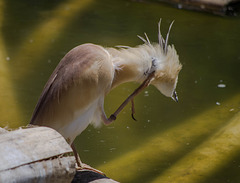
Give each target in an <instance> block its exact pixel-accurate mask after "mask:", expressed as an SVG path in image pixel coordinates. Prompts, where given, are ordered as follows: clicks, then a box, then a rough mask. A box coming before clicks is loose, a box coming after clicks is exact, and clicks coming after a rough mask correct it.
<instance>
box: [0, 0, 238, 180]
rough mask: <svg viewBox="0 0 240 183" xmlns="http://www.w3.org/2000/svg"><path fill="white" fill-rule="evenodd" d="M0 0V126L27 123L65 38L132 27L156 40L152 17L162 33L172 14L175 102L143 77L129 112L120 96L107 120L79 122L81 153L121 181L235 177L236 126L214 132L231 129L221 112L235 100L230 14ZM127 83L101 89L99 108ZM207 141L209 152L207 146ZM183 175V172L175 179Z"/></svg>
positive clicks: (118, 36)
mask: <svg viewBox="0 0 240 183" xmlns="http://www.w3.org/2000/svg"><path fill="white" fill-rule="evenodd" d="M0 8H1V10H0V12H1V16H0V17H1V19H0V25H1V30H2V32H1V35H0V46H1V49H0V50H1V55H0V56H1V62H0V64H1V67H0V71H1V76H0V81H1V83H2V84H1V86H0V91H1V92H0V101H1V104H0V121H1V126H2V127H4V126H8V127H10V128H17V127H19V126H22V125H26V124H27V123H28V121H29V119H30V117H31V113H32V111H33V109H34V106H35V104H36V102H37V99H38V96H39V95H40V93H41V90H42V88H43V86H44V84H45V83H46V81H47V79H48V77H49V76H50V74H51V72H52V71H53V69H54V68H55V66H56V65H57V64H58V62H59V60H60V59H61V58H62V57H63V56H64V55H65V54H66V53H67V52H68V51H69V50H70V49H71V48H73V47H75V46H77V45H79V44H82V43H86V42H91V43H96V44H100V45H103V46H115V45H128V46H135V45H138V44H142V42H141V40H139V39H138V38H137V36H136V35H143V33H144V32H146V33H147V34H148V36H149V38H150V39H151V40H152V41H157V22H158V21H159V18H162V32H163V34H164V35H165V34H166V32H167V29H168V26H169V24H170V22H171V21H172V20H175V23H174V25H173V29H172V31H171V35H170V43H171V44H174V45H175V48H176V49H177V51H178V54H179V56H180V61H181V63H182V64H183V69H182V71H181V73H180V76H179V83H178V86H177V92H178V96H179V103H175V102H174V101H172V100H171V99H170V98H166V97H164V96H163V95H161V94H160V93H159V92H158V91H157V90H156V89H155V88H154V87H153V86H150V87H149V88H147V89H146V90H145V91H144V92H142V93H141V94H140V95H139V96H138V97H136V99H135V105H136V115H135V117H136V118H137V120H138V121H137V122H135V121H134V120H133V119H132V118H131V110H130V106H127V107H126V108H125V110H124V111H123V112H122V113H121V114H120V115H119V117H118V119H117V121H116V122H114V123H113V124H112V125H110V126H107V127H105V126H103V127H102V128H99V129H94V128H93V127H91V126H89V127H88V128H87V129H86V130H85V131H84V132H83V133H82V134H81V135H80V136H79V137H78V138H77V139H76V144H77V149H78V151H79V153H80V156H81V159H82V160H83V161H84V162H85V163H88V164H90V165H91V166H93V167H96V168H100V169H101V170H103V171H104V172H105V173H106V174H107V175H109V176H110V177H112V178H115V179H117V180H119V181H122V182H154V181H155V182H164V181H165V180H167V182H174V181H176V182H217V183H219V182H238V181H240V177H239V165H240V156H239V155H238V154H239V149H240V148H239V147H240V145H239V144H234V143H232V142H233V141H230V140H229V139H232V138H237V137H238V135H239V134H240V132H238V131H237V132H236V133H234V135H233V134H232V135H231V133H230V134H228V136H227V138H220V137H222V136H221V134H224V133H223V132H229V131H231V130H232V129H235V130H238V128H236V124H235V123H233V122H232V121H231V119H232V118H233V117H234V116H235V117H236V115H238V114H237V113H238V111H239V107H240V104H239V103H240V102H239V101H240V95H239V91H240V86H239V81H240V75H239V68H240V52H239V48H240V36H239V30H240V19H239V17H219V16H213V15H210V14H203V13H199V12H191V11H185V10H178V9H174V8H171V7H169V6H167V5H164V4H158V3H140V2H134V1H125V0H117V1H109V0H103V1H94V0H86V1H77V0H75V1H74V0H71V1H51V2H48V1H41V2H39V1H30V2H29V1H21V2H20V1H14V0H8V1H2V2H1V6H0ZM137 86H138V84H136V83H127V84H123V85H122V86H120V87H118V88H116V89H114V90H113V91H112V92H111V93H110V94H109V95H108V96H107V98H106V102H105V110H106V112H107V114H108V115H110V114H111V113H112V112H114V111H115V109H116V108H117V107H118V106H119V105H120V104H121V103H122V101H123V100H124V99H125V98H126V97H127V96H128V95H129V94H130V93H131V92H132V91H133V90H134V89H135V88H136V87H137ZM238 119H240V118H238ZM234 125H235V126H234ZM222 131H223V132H222ZM220 132H221V133H220ZM219 139H221V141H220V140H219ZM213 142H218V143H215V145H212V143H213ZM210 144H211V145H210ZM213 144H214V143H213ZM229 144H231V146H230V147H229ZM209 146H210V147H212V149H215V150H216V149H217V150H216V151H215V152H216V153H214V154H211V155H209V153H208V152H210V151H209V149H208V150H206V147H209ZM223 147H226V148H227V147H228V148H227V149H221V148H223ZM198 153H200V154H201V155H202V154H204V153H205V154H208V156H207V155H206V156H204V158H203V157H202V156H201V155H199V154H198ZM220 155H221V156H220ZM214 157H218V159H219V160H221V161H217V160H215V159H214ZM195 158H197V159H201V161H199V162H196V161H195ZM189 162H193V163H192V164H191V163H189ZM206 165H209V166H207V167H208V168H205V169H206V170H207V171H206V172H204V171H202V169H201V167H205V166H206ZM210 165H212V166H210ZM175 170H181V171H175ZM190 170H196V172H191V171H190ZM199 174H200V175H199ZM196 175H199V176H197V178H196V177H194V176H196ZM166 177H167V178H166ZM171 177H172V179H171ZM183 177H184V178H186V177H187V178H188V179H187V180H184V181H180V178H183Z"/></svg>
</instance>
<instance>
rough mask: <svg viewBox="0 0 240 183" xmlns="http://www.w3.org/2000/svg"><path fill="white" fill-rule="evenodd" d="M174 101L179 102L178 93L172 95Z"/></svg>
mask: <svg viewBox="0 0 240 183" xmlns="http://www.w3.org/2000/svg"><path fill="white" fill-rule="evenodd" d="M172 99H173V100H174V101H175V102H178V96H177V92H176V91H174V92H173V94H172Z"/></svg>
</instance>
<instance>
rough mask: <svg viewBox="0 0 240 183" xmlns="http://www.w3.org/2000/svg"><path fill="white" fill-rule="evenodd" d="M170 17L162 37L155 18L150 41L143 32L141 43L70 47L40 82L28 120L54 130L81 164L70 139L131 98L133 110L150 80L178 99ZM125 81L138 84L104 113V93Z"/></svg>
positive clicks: (176, 60) (106, 120)
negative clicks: (155, 34) (154, 32)
mask: <svg viewBox="0 0 240 183" xmlns="http://www.w3.org/2000/svg"><path fill="white" fill-rule="evenodd" d="M173 22H174V21H173ZM173 22H172V23H171V24H170V26H169V29H168V32H167V34H166V38H165V39H164V38H163V36H162V34H161V30H160V29H161V28H160V26H161V19H160V21H159V22H158V42H157V43H151V42H150V40H149V38H148V36H147V34H146V33H144V35H145V38H144V37H142V36H138V37H139V38H140V39H141V40H142V41H143V44H141V45H138V46H136V47H129V46H116V47H103V46H100V45H97V44H93V43H85V44H81V45H79V46H76V47H75V48H73V49H72V50H70V51H69V52H68V53H67V54H66V55H65V56H64V57H63V58H62V59H61V61H60V62H59V64H58V65H57V66H56V68H55V70H54V71H53V73H52V74H51V76H50V78H49V79H48V81H47V83H46V84H45V86H44V88H43V91H42V93H41V95H40V97H39V99H38V102H37V105H36V107H35V109H34V111H33V114H32V117H31V120H30V124H31V125H37V126H47V127H50V128H53V129H55V130H56V131H58V132H59V133H60V134H61V135H62V136H63V137H64V138H65V139H66V141H67V142H68V143H69V144H70V145H71V146H72V148H73V152H74V154H75V157H76V160H77V165H78V167H79V168H80V169H81V168H84V164H83V163H82V162H81V160H80V157H79V155H78V153H77V151H76V149H75V147H74V144H73V142H74V139H75V138H76V137H77V136H78V135H80V134H81V133H82V132H83V131H84V130H85V129H86V128H87V127H88V125H89V124H92V125H93V126H94V127H99V126H101V124H102V123H104V124H105V125H110V124H111V123H112V122H113V121H115V120H116V117H117V115H118V114H119V113H120V112H121V110H122V109H123V108H124V107H125V106H126V104H127V103H128V102H130V101H131V102H132V113H133V114H134V102H133V101H134V97H135V96H136V95H137V94H138V93H140V92H141V91H142V90H143V89H144V88H146V87H147V86H149V85H150V84H151V85H153V86H155V87H156V88H157V89H158V90H159V91H160V92H161V93H162V94H163V95H165V96H167V97H171V98H172V99H173V100H174V101H176V102H177V101H178V97H177V93H176V85H177V82H178V75H179V72H180V70H181V69H182V65H181V63H180V61H179V56H178V54H177V51H176V49H175V47H174V45H169V44H168V40H169V34H170V30H171V27H172V25H173ZM126 82H138V83H140V84H141V85H140V86H139V87H138V88H137V89H136V90H135V91H134V92H133V93H132V94H131V95H129V96H128V97H127V99H126V100H125V101H124V102H123V103H122V104H121V105H120V107H119V108H118V109H117V110H116V111H115V112H114V113H113V114H112V115H111V116H110V117H109V118H108V117H107V116H106V114H105V111H104V98H105V96H106V95H107V94H108V93H109V92H110V91H111V90H112V89H113V88H115V87H117V86H119V85H120V84H122V83H126ZM133 114H132V117H133V118H134V116H133ZM134 119H135V118H134Z"/></svg>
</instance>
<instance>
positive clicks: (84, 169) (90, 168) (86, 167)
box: [76, 163, 106, 176]
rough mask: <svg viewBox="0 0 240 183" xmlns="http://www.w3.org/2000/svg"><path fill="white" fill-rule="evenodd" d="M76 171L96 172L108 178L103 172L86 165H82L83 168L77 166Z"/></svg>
mask: <svg viewBox="0 0 240 183" xmlns="http://www.w3.org/2000/svg"><path fill="white" fill-rule="evenodd" d="M76 169H77V171H92V172H95V173H98V174H101V175H103V176H106V175H105V174H104V173H103V172H101V171H100V170H97V169H95V168H93V167H91V166H89V165H87V164H85V163H81V166H78V165H76Z"/></svg>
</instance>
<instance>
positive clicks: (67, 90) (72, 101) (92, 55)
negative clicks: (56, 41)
mask: <svg viewBox="0 0 240 183" xmlns="http://www.w3.org/2000/svg"><path fill="white" fill-rule="evenodd" d="M113 77H114V67H113V63H112V61H111V57H110V55H109V54H108V52H107V51H105V49H104V48H103V47H101V46H97V45H94V44H83V45H80V46H78V47H75V48H74V49H72V50H71V51H69V52H68V53H67V54H66V55H65V56H64V57H63V59H62V60H61V61H60V63H59V64H58V66H57V67H56V69H55V70H54V71H53V73H52V75H51V76H50V78H49V80H48V82H47V83H46V85H45V87H44V89H43V92H42V94H41V96H40V98H39V100H38V103H37V105H36V108H35V110H34V113H33V115H32V118H31V122H30V123H31V124H34V125H40V126H49V127H52V128H54V129H56V130H57V131H59V132H60V133H61V134H62V135H63V136H64V137H65V138H66V139H68V138H70V139H72V138H75V137H69V135H71V134H69V132H67V131H71V130H72V128H73V130H75V133H74V132H72V133H73V134H74V135H73V134H72V135H71V136H77V135H78V134H79V133H81V132H82V131H83V130H84V129H85V128H86V127H87V126H88V124H89V123H90V122H91V120H93V119H95V118H100V114H99V112H98V110H100V107H101V105H103V103H101V102H103V97H104V96H105V94H106V93H107V92H108V91H109V90H110V88H111V84H112V80H113ZM96 115H97V117H96ZM95 120H96V122H97V121H99V120H97V119H95ZM69 128H71V130H69Z"/></svg>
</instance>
